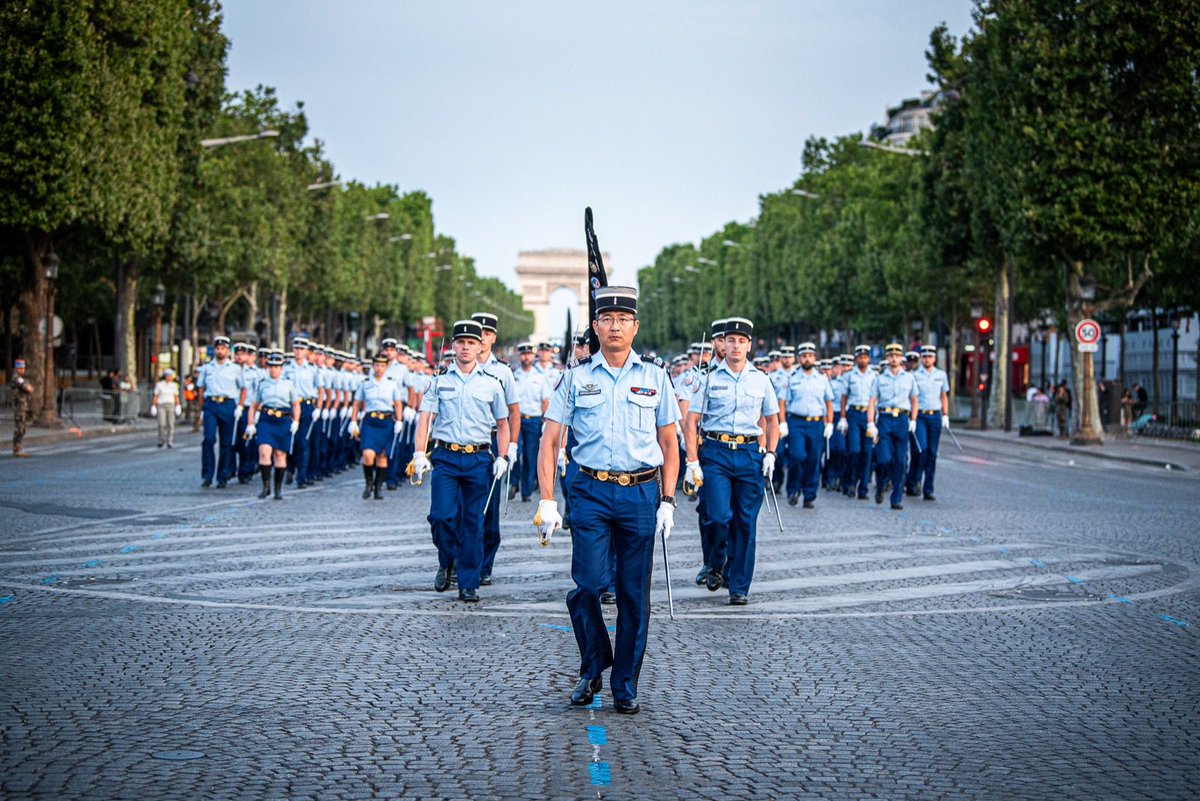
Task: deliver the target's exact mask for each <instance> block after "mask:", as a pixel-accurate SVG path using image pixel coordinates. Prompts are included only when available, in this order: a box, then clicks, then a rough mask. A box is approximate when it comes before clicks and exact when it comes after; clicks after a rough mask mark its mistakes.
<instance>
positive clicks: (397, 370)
mask: <svg viewBox="0 0 1200 801" xmlns="http://www.w3.org/2000/svg"><path fill="white" fill-rule="evenodd" d="M383 375H384V376H385V377H386V378H390V379H392V380H393V381H395V382H396V386H399V387H402V386H405V384H404V379H406V378H408V368H407V367H405V366H404V365H403V364H401V363H400V362H391V363H390V364H388V366H387V370H386V371H385V372H384V374H383Z"/></svg>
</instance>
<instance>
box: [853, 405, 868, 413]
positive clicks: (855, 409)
mask: <svg viewBox="0 0 1200 801" xmlns="http://www.w3.org/2000/svg"><path fill="white" fill-rule="evenodd" d="M850 408H851V409H853V410H854V411H856V412H865V411H866V410H867V407H866V406H851V407H850Z"/></svg>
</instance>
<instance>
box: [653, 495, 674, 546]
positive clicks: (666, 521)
mask: <svg viewBox="0 0 1200 801" xmlns="http://www.w3.org/2000/svg"><path fill="white" fill-rule="evenodd" d="M673 528H675V507H674V506H672V505H671V504H669V503H667V502H666V501H660V502H659V504H658V514H656V515H655V516H654V533H655V534H656V535H658V534H661V535H662V537H663V539H664V540H669V539H671V529H673Z"/></svg>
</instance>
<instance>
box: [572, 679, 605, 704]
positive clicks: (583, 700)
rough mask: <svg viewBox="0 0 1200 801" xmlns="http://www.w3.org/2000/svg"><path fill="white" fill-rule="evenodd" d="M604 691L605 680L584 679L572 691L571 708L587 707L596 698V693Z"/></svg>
mask: <svg viewBox="0 0 1200 801" xmlns="http://www.w3.org/2000/svg"><path fill="white" fill-rule="evenodd" d="M602 689H604V679H602V678H595V679H588V678H582V679H580V680H579V683H578V684H576V685H575V689H574V690H572V691H571V706H587V705H588V704H590V703H591V702H592V699H593V698H595V697H596V693H598V692H600V690H602Z"/></svg>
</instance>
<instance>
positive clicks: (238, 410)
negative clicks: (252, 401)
mask: <svg viewBox="0 0 1200 801" xmlns="http://www.w3.org/2000/svg"><path fill="white" fill-rule="evenodd" d="M243 408H244V407H243V406H242V404H240V403H239V404H238V405H237V406H235V407H233V419H234V421H235V422H236V421H237V419H238V418H239V417H241V416H242V409H243Z"/></svg>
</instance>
